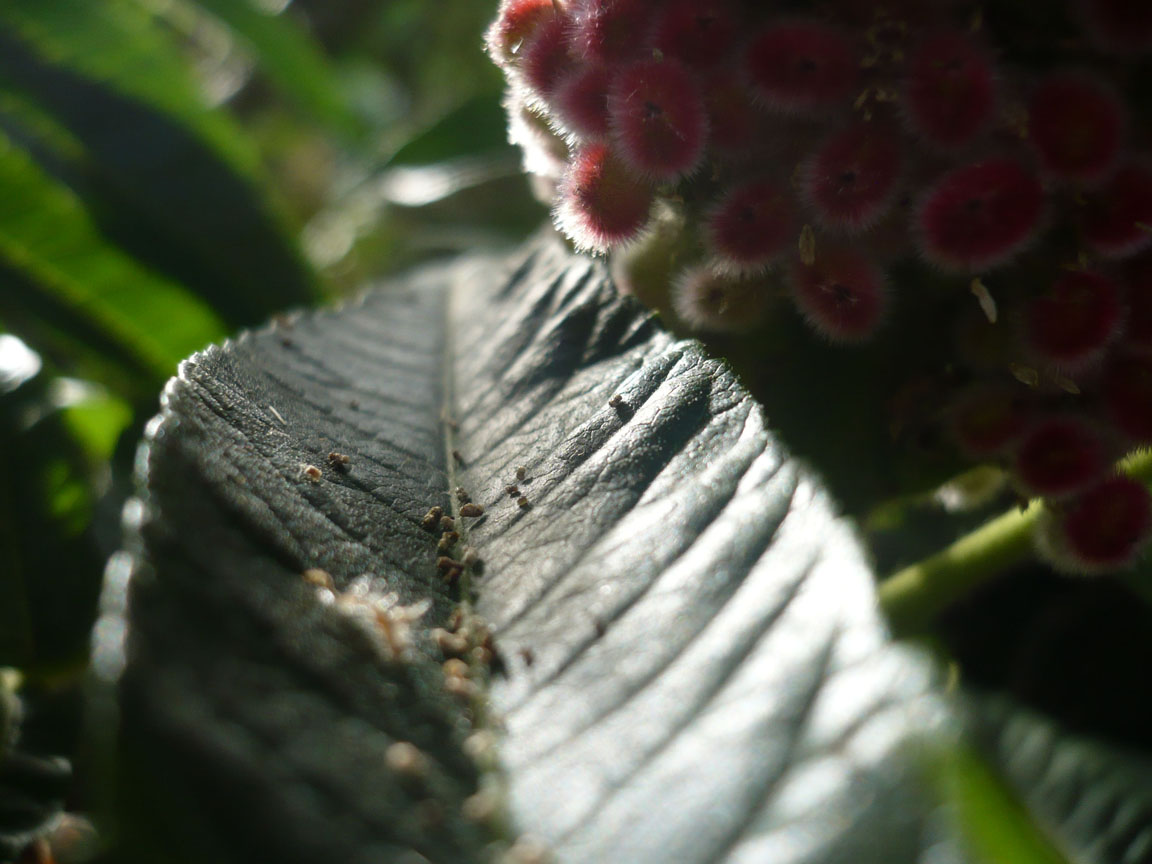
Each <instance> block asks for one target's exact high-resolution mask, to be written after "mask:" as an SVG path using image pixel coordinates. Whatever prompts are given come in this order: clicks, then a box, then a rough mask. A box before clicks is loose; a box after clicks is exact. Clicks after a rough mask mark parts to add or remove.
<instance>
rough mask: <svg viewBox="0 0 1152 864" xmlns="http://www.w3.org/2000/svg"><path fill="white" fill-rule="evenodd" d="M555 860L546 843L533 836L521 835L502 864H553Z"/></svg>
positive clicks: (506, 853)
mask: <svg viewBox="0 0 1152 864" xmlns="http://www.w3.org/2000/svg"><path fill="white" fill-rule="evenodd" d="M554 860H555V859H553V857H552V853H551V852H549V851H548V847H547V846H545V845H544V841H543V840H541V839H540V838H539V837H534V836H532V835H531V834H521V835H520V836H519V837H518V838H517V839H516V842H515V843H513V844H512V846H511V847H510V848H509V849H508V851H507V852H505V853H504V854H503V856H501V858H500V864H552V862H553V861H554Z"/></svg>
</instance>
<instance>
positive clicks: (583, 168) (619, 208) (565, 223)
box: [553, 142, 652, 252]
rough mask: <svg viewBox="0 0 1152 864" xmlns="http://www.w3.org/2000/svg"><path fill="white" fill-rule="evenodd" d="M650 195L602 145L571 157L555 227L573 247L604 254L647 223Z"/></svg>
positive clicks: (555, 218) (639, 181) (645, 185)
mask: <svg viewBox="0 0 1152 864" xmlns="http://www.w3.org/2000/svg"><path fill="white" fill-rule="evenodd" d="M651 209H652V190H651V188H650V187H649V186H648V184H647V183H645V182H644V181H642V180H640V179H639V178H637V177H636V176H635V175H634V174H632V173H631V172H630V171H629V170H628V169H627V168H625V167H624V164H623V163H622V162H621V161H620V160H619V159H618V158H617V157H616V156H615V155H614V154H613V153H612V151H611V150H610V149H609V148H608V146H607V145H606V144H604V143H601V142H595V143H591V144H586V145H585V146H583V147H581V148H580V149H579V150H577V151H576V153H575V154H574V155H573V156H572V161H571V163H569V165H568V170H567V172H565V174H564V178H563V180H562V181H561V183H560V189H559V192H558V195H557V202H556V210H555V212H554V214H553V216H554V221H555V222H556V225H557V227H558V228H559V229H560V230H561V231H562V232H563V233H564V235H565V236H566V237H568V238H569V239H570V240H571V241H572V242H573V243H575V244H576V246H577V248H579V249H584V250H588V251H593V252H603V251H606V250H608V249H609V248H611V247H612V246H616V245H619V244H621V243H626V242H628V241H629V240H633V239H635V238H636V236H637V235H638V234H639V233H640V232H641V231H642V230H643V228H644V226H645V225H646V224H647V223H648V216H649V213H650V212H651Z"/></svg>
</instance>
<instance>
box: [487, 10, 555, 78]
mask: <svg viewBox="0 0 1152 864" xmlns="http://www.w3.org/2000/svg"><path fill="white" fill-rule="evenodd" d="M556 17H557V16H556V7H555V5H554V4H553V3H552V0H503V2H502V3H501V4H500V12H499V14H498V15H497V16H496V20H495V21H493V22H492V25H491V26H490V27H489V28H488V32H487V33H486V34H485V36H484V44H485V46H486V47H487V49H488V54H489V56H491V58H492V60H493V61H494V62H495V63H496V64H497V65H498V66H504V65H506V64H509V63H515V62H516V61H517V60H518V59H519V55H520V51H521V48H522V47H523V46H524V43H525V42H526V41H527V40H528V39H529V38H530V37H531V36H532V34H533V33H535V32H536V28H537V27H539V26H540V24H541V23H543V22H544V21H547V20H551V19H553V18H556Z"/></svg>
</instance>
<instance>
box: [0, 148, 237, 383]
mask: <svg viewBox="0 0 1152 864" xmlns="http://www.w3.org/2000/svg"><path fill="white" fill-rule="evenodd" d="M0 196H2V197H3V199H4V200H5V201H11V202H16V201H18V202H20V205H19V206H18V207H15V206H14V207H7V208H0V279H2V280H3V290H2V291H0V320H2V321H4V322H6V324H7V326H8V327H9V328H11V329H13V330H15V331H16V332H18V333H20V334H21V335H22V336H24V337H25V339H26V340H28V341H30V342H31V343H33V344H35V345H37V346H38V347H41V349H42V350H45V351H47V352H49V353H50V354H52V355H53V356H54V357H55V358H56V359H57V361H58V362H60V363H61V364H62V365H63V366H64V368H66V369H68V370H69V371H70V372H72V373H73V374H81V375H83V376H86V377H94V378H97V379H99V380H102V381H105V382H107V383H108V384H109V385H110V386H112V387H113V388H114V389H116V390H117V392H119V393H122V394H125V395H127V396H128V397H130V398H142V397H144V396H146V395H147V394H148V393H149V392H151V391H153V390H154V388H155V387H156V386H157V384H158V383H159V382H160V381H163V380H164V378H165V377H166V376H168V375H170V374H171V373H172V371H173V369H174V368H175V365H176V363H177V362H179V360H180V358H181V357H182V356H184V355H185V354H187V353H188V352H189V351H191V350H195V349H197V348H199V347H202V346H203V345H204V344H205V343H206V342H209V341H211V340H213V339H219V338H220V337H221V336H222V335H223V334H224V333H225V332H226V330H225V327H224V325H223V322H221V321H220V319H219V318H217V317H216V316H215V315H214V314H213V313H212V311H211V310H210V309H209V308H207V306H206V305H205V304H204V303H203V302H202V301H201V300H199V299H197V298H196V297H194V296H192V295H190V294H189V293H188V292H187V291H185V290H184V289H183V288H181V287H180V286H178V285H174V284H173V283H171V282H169V281H168V280H166V279H164V278H163V277H161V276H159V275H157V274H156V273H154V272H151V271H150V270H148V269H147V268H145V267H142V266H140V264H139V263H137V262H136V261H134V260H133V259H132V258H131V257H129V256H128V255H126V254H124V253H123V252H122V251H121V250H120V249H118V248H117V247H116V246H113V245H112V244H110V243H109V242H108V241H107V240H106V239H105V238H104V237H103V236H102V235H101V233H100V231H99V230H98V228H97V227H96V225H94V224H93V222H92V219H91V217H90V216H89V214H88V213H87V212H86V210H85V208H84V204H83V202H82V201H81V200H80V199H79V198H78V197H77V196H76V195H75V194H74V193H73V192H72V190H70V189H68V188H67V187H66V186H64V185H62V184H60V183H59V182H57V181H56V180H54V179H53V178H52V177H50V176H49V175H48V174H46V173H44V172H43V171H42V170H41V169H40V168H39V167H38V166H37V165H36V164H35V163H34V162H32V160H31V159H30V158H28V156H26V155H25V154H24V153H23V152H22V151H20V150H18V149H17V148H16V147H15V146H14V145H13V144H12V143H11V141H10V140H9V139H8V138H7V137H5V136H4V135H3V134H0Z"/></svg>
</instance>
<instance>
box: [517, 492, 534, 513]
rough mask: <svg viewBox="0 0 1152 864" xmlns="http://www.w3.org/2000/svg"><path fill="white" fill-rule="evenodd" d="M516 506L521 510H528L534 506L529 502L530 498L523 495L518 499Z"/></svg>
mask: <svg viewBox="0 0 1152 864" xmlns="http://www.w3.org/2000/svg"><path fill="white" fill-rule="evenodd" d="M516 504H517V506H518V507H519V508H520V509H521V510H527V509H528V508H529V507H531V506H532V502H531V501H529V500H528V498H527V497H525V496H524V495H521V496H520V497H519V498H517V499H516Z"/></svg>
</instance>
